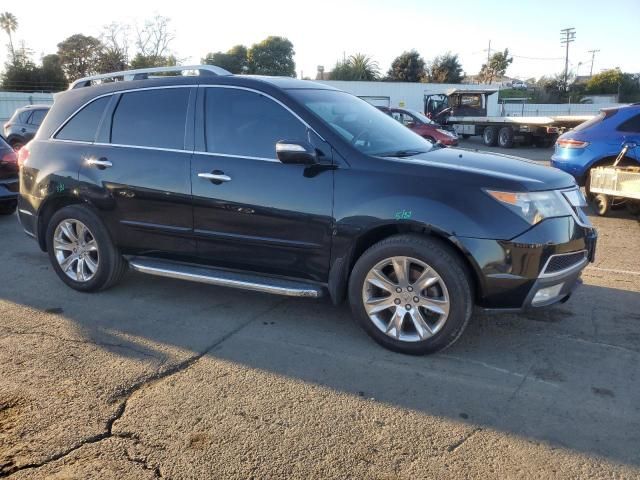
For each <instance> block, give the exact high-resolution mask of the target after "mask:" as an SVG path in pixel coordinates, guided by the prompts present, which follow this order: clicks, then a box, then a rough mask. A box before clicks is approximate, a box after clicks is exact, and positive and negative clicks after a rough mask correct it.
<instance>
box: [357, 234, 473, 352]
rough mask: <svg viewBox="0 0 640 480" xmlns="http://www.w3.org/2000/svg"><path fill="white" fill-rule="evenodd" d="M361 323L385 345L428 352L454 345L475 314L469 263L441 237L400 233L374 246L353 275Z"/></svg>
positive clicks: (403, 349) (362, 258)
mask: <svg viewBox="0 0 640 480" xmlns="http://www.w3.org/2000/svg"><path fill="white" fill-rule="evenodd" d="M349 302H350V305H351V309H352V311H353V314H354V316H355V318H356V319H357V321H358V323H359V324H360V326H361V327H362V328H363V329H364V330H365V331H366V332H367V333H368V334H369V335H370V336H371V337H372V338H373V339H374V340H375V341H376V342H378V343H379V344H381V345H382V346H384V347H386V348H388V349H390V350H394V351H397V352H401V353H407V354H412V355H424V354H427V353H433V352H437V351H439V350H443V349H444V348H447V347H448V346H450V345H452V344H453V343H454V342H455V341H456V340H457V339H458V337H460V335H461V334H462V332H463V331H464V329H465V328H466V326H467V323H468V322H469V319H470V318H471V309H472V304H473V301H472V295H471V287H470V282H469V278H468V276H467V273H466V267H465V266H464V264H463V263H462V262H461V261H460V259H459V258H458V256H457V255H456V254H455V253H454V252H453V251H451V249H450V248H449V247H448V246H447V245H445V244H443V243H442V242H440V241H438V240H436V239H432V238H428V237H422V236H418V235H398V236H393V237H390V238H388V239H386V240H383V241H381V242H379V243H377V244H375V245H374V246H372V247H371V248H369V249H368V250H367V251H366V252H365V253H364V254H363V255H362V256H361V257H360V258H359V259H358V261H357V262H356V264H355V266H354V268H353V271H352V272H351V277H350V279H349Z"/></svg>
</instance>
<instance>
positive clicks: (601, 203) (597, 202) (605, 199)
mask: <svg viewBox="0 0 640 480" xmlns="http://www.w3.org/2000/svg"><path fill="white" fill-rule="evenodd" d="M592 204H593V208H594V209H595V211H596V213H597V214H598V215H600V216H605V215H606V214H607V213H609V209H610V208H611V198H610V197H609V196H608V195H605V194H603V193H598V194H597V195H595V196H594V197H593V201H592Z"/></svg>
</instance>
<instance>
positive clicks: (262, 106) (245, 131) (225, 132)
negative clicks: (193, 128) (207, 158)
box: [205, 88, 307, 159]
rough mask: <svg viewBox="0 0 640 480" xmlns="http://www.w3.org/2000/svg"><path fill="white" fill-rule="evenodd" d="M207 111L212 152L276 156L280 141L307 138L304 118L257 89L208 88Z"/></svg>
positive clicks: (210, 149) (206, 124) (206, 97)
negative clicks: (301, 120) (295, 115)
mask: <svg viewBox="0 0 640 480" xmlns="http://www.w3.org/2000/svg"><path fill="white" fill-rule="evenodd" d="M205 112H206V113H205V139H206V144H207V151H208V152H213V153H223V154H227V155H238V156H243V157H256V158H268V159H272V158H276V142H278V141H279V140H291V141H296V140H297V141H304V140H306V138H307V136H306V135H307V129H306V126H305V125H304V124H303V123H302V122H300V120H298V119H297V118H296V117H294V116H293V115H292V114H291V112H289V111H288V110H287V109H285V108H284V107H283V106H282V105H280V104H278V103H276V102H274V101H273V100H271V99H270V98H268V97H266V96H264V95H261V94H259V93H257V92H251V91H248V90H239V89H232V88H207V89H206V96H205Z"/></svg>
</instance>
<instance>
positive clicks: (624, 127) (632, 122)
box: [618, 114, 640, 133]
mask: <svg viewBox="0 0 640 480" xmlns="http://www.w3.org/2000/svg"><path fill="white" fill-rule="evenodd" d="M618 131H620V132H631V133H640V114H639V115H636V116H634V117H631V118H630V119H628V120H627V121H626V122H622V124H621V125H620V126H619V127H618Z"/></svg>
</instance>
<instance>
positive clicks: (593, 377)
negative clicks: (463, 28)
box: [0, 142, 640, 479]
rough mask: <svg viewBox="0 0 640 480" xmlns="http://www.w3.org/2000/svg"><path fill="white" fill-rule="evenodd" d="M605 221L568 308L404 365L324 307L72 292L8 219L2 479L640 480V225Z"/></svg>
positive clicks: (0, 232)
mask: <svg viewBox="0 0 640 480" xmlns="http://www.w3.org/2000/svg"><path fill="white" fill-rule="evenodd" d="M470 144H471V145H472V146H473V145H475V144H474V143H473V142H471V143H470ZM521 150H522V151H521ZM542 150H543V149H540V150H538V149H518V150H515V151H510V152H509V153H516V154H520V155H523V154H524V155H529V156H531V155H532V154H538V153H539V152H540V151H542ZM544 150H545V158H548V156H549V152H550V150H549V149H544ZM540 155H542V154H540ZM592 220H593V222H594V223H595V224H596V226H597V228H598V230H599V234H600V239H599V245H598V254H597V260H596V262H595V263H594V264H592V265H591V266H589V267H588V268H587V269H586V270H585V273H584V275H583V279H584V281H585V284H584V285H583V286H582V287H581V288H580V289H579V290H578V291H577V292H576V294H575V295H574V296H573V297H572V298H571V299H570V300H569V302H567V303H566V304H563V305H560V306H557V307H555V308H553V309H550V310H547V311H545V312H540V313H530V314H526V315H482V314H476V315H475V316H474V318H473V319H472V322H471V324H470V325H469V328H468V329H467V331H466V332H465V333H464V335H463V336H462V338H461V339H460V341H459V342H458V343H456V344H455V345H454V346H453V347H451V348H450V349H448V350H446V351H445V352H443V353H440V354H436V355H432V356H427V357H408V356H404V355H399V354H396V353H392V352H389V351H386V350H384V349H382V348H381V347H379V346H378V345H376V344H375V343H374V342H372V341H371V340H370V339H369V338H368V337H367V336H366V335H365V334H364V333H363V332H362V331H361V330H360V329H359V328H358V327H357V325H356V324H355V322H354V321H353V320H352V319H351V317H350V315H349V310H348V308H347V307H346V306H341V307H337V308H336V307H334V306H332V305H331V304H330V302H329V301H328V300H303V299H290V298H285V297H276V296H269V295H265V294H259V293H252V292H244V291H240V290H233V289H228V288H218V287H212V286H206V285H199V284H193V283H186V282H179V281H174V280H170V279H163V278H155V277H149V276H144V275H142V274H137V273H131V272H130V273H128V274H127V275H126V277H125V279H124V281H123V282H122V283H121V284H120V285H118V286H117V287H115V288H113V289H111V290H109V291H106V292H102V293H98V294H82V293H78V292H75V291H73V290H71V289H69V288H67V287H66V286H65V285H64V284H63V283H62V282H61V281H60V280H58V278H57V277H56V275H55V273H54V272H53V270H52V269H51V267H50V266H49V262H48V258H47V256H46V254H44V253H42V252H40V251H39V249H38V247H37V245H36V244H35V242H34V241H33V240H32V239H30V238H28V237H27V236H26V235H25V234H24V233H23V232H22V229H21V228H20V227H19V225H18V223H17V221H16V218H15V217H0V372H1V373H0V477H2V476H9V477H10V478H15V479H27V478H29V479H36V478H37V479H41V478H56V479H62V478H65V479H66V478H78V479H87V478H100V479H108V478H117V479H141V478H175V479H183V478H184V479H186V478H341V479H342V478H376V479H378V478H379V479H391V478H411V479H415V478H482V479H486V478H526V479H530V478H545V479H547V478H639V477H640V449H639V448H638V447H639V446H640V402H639V401H638V400H639V399H640V255H638V254H637V252H638V251H640V223H639V222H638V219H636V218H633V217H631V216H630V215H628V214H627V213H626V211H624V210H619V211H614V212H613V214H612V216H610V217H607V218H594V217H592Z"/></svg>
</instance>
